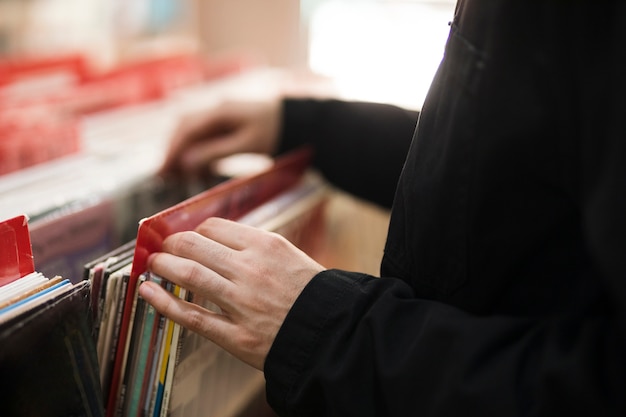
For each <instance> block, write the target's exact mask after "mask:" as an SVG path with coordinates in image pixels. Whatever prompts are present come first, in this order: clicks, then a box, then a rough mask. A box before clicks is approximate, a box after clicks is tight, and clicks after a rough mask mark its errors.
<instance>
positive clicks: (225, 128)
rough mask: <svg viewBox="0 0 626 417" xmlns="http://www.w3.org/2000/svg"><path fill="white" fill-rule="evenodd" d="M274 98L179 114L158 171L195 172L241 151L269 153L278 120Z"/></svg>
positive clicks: (277, 132) (185, 173)
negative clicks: (180, 115) (178, 119)
mask: <svg viewBox="0 0 626 417" xmlns="http://www.w3.org/2000/svg"><path fill="white" fill-rule="evenodd" d="M280 118H281V110H280V100H279V99H278V98H274V99H270V100H267V101H259V102H225V103H223V104H221V105H219V106H217V108H215V109H213V110H211V111H210V112H207V113H202V114H198V115H193V116H187V117H185V118H183V120H182V121H181V123H180V124H179V126H178V128H177V130H176V133H175V134H174V136H173V138H172V141H171V142H170V147H169V150H168V152H167V154H166V157H165V161H164V163H163V165H162V167H161V169H160V174H161V175H165V176H167V175H171V174H176V175H183V176H195V175H196V174H197V173H199V172H201V171H204V170H207V169H208V168H209V166H210V163H211V162H213V161H215V160H217V159H219V158H223V157H225V156H229V155H233V154H236V153H242V152H254V153H264V154H271V153H273V152H274V151H275V149H276V144H277V142H278V135H279V130H280V123H281V120H280Z"/></svg>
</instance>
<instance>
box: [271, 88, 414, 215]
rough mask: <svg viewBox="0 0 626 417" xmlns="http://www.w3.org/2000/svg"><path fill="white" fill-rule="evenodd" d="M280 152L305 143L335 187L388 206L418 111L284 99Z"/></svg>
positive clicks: (365, 104)
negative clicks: (312, 150) (308, 145)
mask: <svg viewBox="0 0 626 417" xmlns="http://www.w3.org/2000/svg"><path fill="white" fill-rule="evenodd" d="M283 115H284V117H283V125H282V135H281V144H280V148H279V153H280V152H283V151H286V150H289V149H293V148H295V147H297V146H298V145H302V144H305V143H308V144H312V145H313V146H314V149H315V157H314V166H315V167H316V168H317V169H319V171H320V172H321V173H322V174H323V175H324V176H325V178H326V179H327V180H328V181H329V182H330V183H332V184H333V185H335V186H337V187H339V188H341V189H343V190H345V191H347V192H349V193H351V194H353V195H356V196H358V197H361V198H364V199H366V200H369V201H371V202H373V203H376V204H378V205H381V206H383V207H387V208H389V207H391V203H392V201H393V196H394V191H395V187H396V183H397V182H398V178H399V176H400V171H401V170H402V165H403V163H404V159H405V158H406V154H407V151H408V149H409V145H410V143H411V139H412V136H413V131H414V129H415V125H416V123H417V118H418V112H415V111H410V110H405V109H402V108H399V107H396V106H392V105H387V104H380V103H365V102H346V101H339V100H313V99H285V100H284V101H283Z"/></svg>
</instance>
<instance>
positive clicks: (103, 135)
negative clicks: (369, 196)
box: [0, 57, 328, 417]
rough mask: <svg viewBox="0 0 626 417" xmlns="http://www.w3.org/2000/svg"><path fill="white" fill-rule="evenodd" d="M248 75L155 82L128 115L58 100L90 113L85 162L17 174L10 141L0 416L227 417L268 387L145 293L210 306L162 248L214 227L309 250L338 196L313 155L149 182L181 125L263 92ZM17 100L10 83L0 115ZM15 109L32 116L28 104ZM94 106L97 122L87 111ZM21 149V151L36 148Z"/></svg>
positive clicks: (80, 117)
mask: <svg viewBox="0 0 626 417" xmlns="http://www.w3.org/2000/svg"><path fill="white" fill-rule="evenodd" d="M174 61H175V62H177V63H178V64H177V65H178V66H177V65H174V68H175V69H174V70H175V71H180V72H181V73H183V74H186V75H188V76H189V77H191V75H190V74H192V75H193V76H194V77H195V76H197V75H198V74H197V73H196V72H194V71H195V69H194V68H195V67H193V68H191V67H184V69H181V67H180V65H181V64H180V63H181V62H187V63H188V62H189V61H187V60H185V59H181V58H180V57H179V58H176V60H174ZM72 62H74V61H72ZM168 62H170V61H168ZM172 62H173V61H172ZM65 63H66V64H67V61H65ZM170 63H171V62H170ZM75 64H76V63H75V62H74V64H72V65H75ZM81 68H82V67H81ZM168 68H169V69H168V70H167V71H173V69H172V67H168ZM190 68H191V69H190ZM196 69H197V68H196ZM0 75H1V72H0ZM260 76H261V77H263V78H264V79H265V80H271V79H273V78H272V77H274V75H273V74H271V73H263V74H261V75H260ZM247 77H250V76H248V75H245V74H241V75H238V76H237V77H236V79H233V80H232V81H229V79H228V77H226V78H225V79H224V80H223V82H222V83H220V84H219V86H220V87H218V86H217V85H216V84H213V83H212V81H210V80H206V79H204V80H200V81H199V80H197V79H194V80H191V78H188V79H186V81H185V83H184V84H185V85H181V86H177V87H176V88H173V87H171V86H163V85H161V86H160V87H159V88H160V90H158V91H159V94H158V97H156V98H154V97H152V98H150V99H149V100H144V99H145V97H142V98H141V99H139V98H138V97H134V98H133V99H132V100H131V98H129V97H126V98H125V99H127V100H130V101H132V105H128V104H125V105H117V104H116V105H112V104H111V103H112V101H114V98H115V95H113V96H111V95H108V96H106V97H105V98H106V100H105V98H103V97H99V99H98V100H96V101H90V100H87V98H88V97H89V96H88V95H83V94H87V93H86V92H85V91H84V90H83V89H84V88H86V87H85V86H84V85H81V87H80V88H77V89H74V90H72V91H74V93H76V95H71V97H70V98H68V97H67V96H65V95H63V94H61V95H55V94H53V93H52V92H51V93H50V96H49V100H51V102H54V103H60V104H63V105H65V106H69V105H70V104H71V107H72V108H73V109H77V108H78V107H80V109H81V110H80V112H78V113H76V119H74V120H73V122H72V123H73V124H72V126H74V127H75V128H77V129H79V130H78V131H76V132H75V134H78V135H79V136H80V138H81V143H80V146H81V149H79V150H78V149H74V148H72V150H69V151H67V152H65V151H64V153H63V155H55V156H54V157H53V156H50V159H48V160H46V161H42V162H38V163H37V164H33V165H32V166H29V167H28V168H20V167H18V166H17V165H15V164H14V165H11V164H10V163H9V162H10V160H9V159H6V158H7V155H9V154H8V153H7V152H8V148H7V147H6V145H7V142H6V141H3V139H2V136H0V145H1V146H5V148H0V151H2V152H5V153H1V152H0V157H4V158H5V159H4V162H5V163H4V165H3V167H4V168H5V173H4V175H3V176H2V178H1V180H0V199H1V200H2V205H0V344H1V345H2V349H0V372H1V373H2V375H3V378H2V382H1V383H0V384H1V386H0V401H2V403H3V413H2V415H5V414H4V413H5V412H6V413H7V414H6V415H9V416H33V415H42V416H43V415H51V416H52V415H54V416H93V417H100V416H102V417H105V416H106V417H130V416H133V417H136V416H142V417H143V416H150V417H152V416H180V417H195V416H197V417H200V416H204V415H211V416H224V417H226V416H233V415H235V413H236V412H237V410H238V407H241V405H242V404H245V403H246V401H249V400H250V399H251V398H252V397H253V396H254V395H256V394H257V393H259V392H260V391H261V390H262V389H263V385H264V379H263V375H262V373H261V372H260V371H258V370H256V369H254V368H252V367H250V366H249V365H247V364H245V363H243V362H241V361H239V360H237V359H235V358H234V357H232V356H231V355H230V354H228V353H227V352H226V351H224V350H222V349H221V348H219V347H217V346H216V345H214V344H213V343H212V342H210V341H208V340H207V339H204V338H202V337H200V336H198V335H197V334H193V333H190V332H187V331H186V330H185V329H183V328H181V327H180V326H179V325H178V324H176V323H173V322H171V321H170V320H167V319H165V318H164V317H163V316H161V315H160V314H158V313H157V312H156V311H155V309H154V308H153V307H152V306H151V305H149V304H147V303H146V302H145V301H144V300H143V299H142V298H141V297H139V296H138V291H137V289H138V286H139V285H140V284H141V283H142V282H144V281H146V280H151V281H155V282H157V283H159V284H160V285H162V286H163V287H164V288H166V289H168V290H169V291H171V292H172V293H173V294H174V295H175V296H177V297H180V298H182V299H186V300H189V301H192V302H195V303H198V304H201V305H203V306H205V307H207V308H212V306H211V305H210V303H208V302H207V301H206V300H203V299H200V298H198V297H196V296H195V295H194V294H193V293H190V292H188V291H187V290H186V289H185V288H181V287H178V286H176V285H172V284H171V283H169V282H168V281H166V280H163V279H161V278H160V277H158V276H155V275H153V274H151V273H150V272H149V271H147V270H146V261H147V258H148V256H149V255H150V253H153V252H155V251H158V250H159V248H160V245H161V242H162V240H163V239H164V238H165V237H167V236H168V235H170V234H172V233H176V232H180V231H184V230H193V229H194V228H195V227H196V226H198V225H199V224H200V223H201V222H202V221H203V220H205V219H206V218H208V217H212V216H219V217H225V218H228V219H232V220H236V221H239V222H242V223H246V224H249V225H252V226H255V227H259V228H262V229H265V230H268V231H273V232H277V233H280V234H282V235H284V236H285V237H286V238H287V239H289V240H291V241H292V242H293V243H294V244H296V245H297V246H299V247H300V248H301V249H303V250H305V251H306V252H308V253H310V254H314V253H315V251H316V248H317V247H318V243H319V239H320V237H321V235H322V233H323V227H322V224H323V215H324V207H325V202H326V200H327V196H328V189H327V187H326V185H325V183H324V182H323V181H322V180H321V179H320V178H319V177H318V176H317V175H316V174H315V173H314V172H313V171H311V170H310V159H311V153H310V150H308V149H299V150H296V151H295V152H292V153H290V154H286V155H283V156H281V157H278V158H276V159H275V160H272V161H269V163H268V161H265V165H262V164H261V165H259V166H258V167H257V168H256V169H253V170H248V172H244V173H241V174H235V175H226V176H222V177H219V178H215V179H212V180H211V181H209V182H197V183H185V184H180V183H179V184H173V183H172V184H170V183H166V182H164V181H163V180H161V179H158V178H156V177H155V176H154V175H153V172H155V170H156V168H157V167H158V164H159V163H160V160H161V157H162V152H163V150H164V148H165V146H166V145H165V143H166V140H168V138H169V136H170V135H171V133H172V129H173V127H174V125H175V121H176V120H177V118H178V117H179V116H180V115H181V114H182V113H185V112H188V111H190V110H193V109H199V108H206V107H207V106H209V105H211V103H215V102H216V100H217V97H218V96H216V91H217V92H220V91H221V92H224V91H225V90H228V89H229V88H232V89H233V90H235V91H236V90H237V89H241V88H244V89H246V88H247V87H248V86H250V85H254V86H258V85H259V82H258V81H259V79H258V77H259V75H258V74H257V75H254V76H252V77H253V78H247ZM0 78H1V77H0ZM131 78H132V77H131ZM192 78H193V77H192ZM157 79H158V77H157ZM183 80H184V77H183ZM0 81H1V79H0ZM118 81H119V80H118ZM192 81H193V83H192ZM124 82H128V83H132V81H129V79H125V80H124ZM194 83H195V84H194ZM269 84H271V83H268V82H265V83H261V85H266V86H267V85H269ZM109 87H110V85H109ZM153 87H154V85H153ZM255 88H256V87H255ZM77 91H80V94H78V93H77ZM150 91H152V92H153V93H154V91H155V90H150ZM246 92H247V93H250V90H246ZM165 93H167V94H165ZM252 93H253V92H252ZM14 94H15V93H14V92H10V93H9V92H8V90H3V89H2V84H0V107H1V108H9V107H10V106H9V104H10V102H11V100H17V96H15V95H14ZM77 97H78V98H77ZM19 98H20V103H21V104H20V106H25V108H26V107H30V106H31V104H27V102H28V100H27V98H28V94H26V95H25V96H19ZM79 98H80V100H79ZM118 98H119V97H118ZM9 99H10V100H9ZM103 100H104V101H103ZM40 104H41V103H38V104H36V106H39V105H40ZM79 104H80V106H79ZM11 105H15V106H17V104H15V102H13V104H11ZM32 106H35V104H32ZM36 106H35V107H36ZM94 106H95V107H98V108H99V109H100V110H99V111H97V112H86V111H85V108H87V107H89V108H90V109H93V108H94ZM33 108H34V107H33ZM5 122H6V120H5ZM2 123H3V121H2V120H0V135H2V132H3V130H2ZM4 132H6V130H5V131H4ZM72 138H74V136H72ZM24 146H25V148H24V149H25V150H24V149H22V150H20V152H28V149H29V148H28V147H29V146H35V145H32V143H31V144H27V145H24ZM68 149H69V148H68ZM9 156H10V155H9ZM7 161H8V162H7ZM14 162H15V161H14ZM77 173H80V175H77Z"/></svg>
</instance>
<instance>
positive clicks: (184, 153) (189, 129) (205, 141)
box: [160, 108, 235, 173]
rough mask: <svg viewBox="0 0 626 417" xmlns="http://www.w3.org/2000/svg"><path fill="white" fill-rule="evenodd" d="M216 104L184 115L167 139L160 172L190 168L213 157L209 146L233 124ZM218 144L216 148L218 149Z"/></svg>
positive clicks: (212, 145)
mask: <svg viewBox="0 0 626 417" xmlns="http://www.w3.org/2000/svg"><path fill="white" fill-rule="evenodd" d="M222 113H223V112H222V111H221V110H220V109H219V108H218V109H215V110H214V111H212V112H209V113H206V114H199V115H192V116H187V117H185V118H184V119H183V120H182V121H181V123H180V124H179V126H178V129H177V130H176V132H175V134H174V136H173V137H172V140H171V142H170V146H169V149H168V151H167V156H166V157H165V160H164V162H163V165H162V167H161V170H160V172H161V173H170V172H179V171H180V172H193V171H196V170H197V169H198V168H199V167H200V166H201V165H203V163H204V162H205V161H210V160H212V159H215V156H214V155H213V154H214V151H213V150H212V149H213V148H214V147H215V145H214V143H213V142H214V141H216V143H219V138H220V137H224V136H226V135H228V133H229V132H231V131H233V129H234V128H235V125H234V121H232V120H230V118H229V117H228V115H225V114H222ZM219 146H220V145H218V149H217V150H218V151H219Z"/></svg>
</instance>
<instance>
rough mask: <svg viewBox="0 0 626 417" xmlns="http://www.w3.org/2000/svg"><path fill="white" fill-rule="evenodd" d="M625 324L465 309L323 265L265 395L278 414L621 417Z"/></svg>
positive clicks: (279, 350)
mask: <svg viewBox="0 0 626 417" xmlns="http://www.w3.org/2000/svg"><path fill="white" fill-rule="evenodd" d="M621 301H622V304H623V302H626V300H621ZM621 325H623V322H621V323H620V322H619V321H618V319H617V318H616V317H615V316H611V315H609V314H600V315H598V314H596V315H592V314H585V313H584V312H581V313H578V312H572V313H571V314H564V315H562V316H554V317H550V318H548V319H543V318H531V317H528V318H519V317H518V318H515V317H506V316H491V317H480V316H472V315H470V314H467V313H465V312H464V311H462V310H459V309H456V308H454V307H451V306H448V305H445V304H442V303H438V302H434V301H428V300H420V299H416V298H414V296H413V294H412V291H411V289H410V288H409V287H408V286H406V285H405V284H404V283H402V282H401V281H399V280H395V279H386V278H384V279H380V278H372V277H369V276H366V275H361V274H355V273H348V272H343V271H325V272H322V273H320V274H318V275H317V276H316V277H315V278H314V279H313V280H312V281H311V282H310V283H309V285H308V286H307V287H306V288H305V289H304V291H303V293H302V295H301V296H300V297H299V298H298V300H297V302H296V304H295V305H294V307H293V308H292V309H291V311H290V312H289V315H288V316H287V318H286V321H285V323H284V324H283V326H282V328H281V330H280V332H279V333H278V335H277V337H276V340H275V342H274V345H273V346H272V349H271V350H270V352H269V355H268V357H267V360H266V362H265V369H264V370H265V375H266V381H267V393H268V399H269V402H270V404H271V405H272V407H274V408H275V409H276V410H277V411H278V413H279V414H280V415H284V416H324V415H326V416H331V415H358V416H369V415H372V416H373V415H387V416H392V415H398V416H405V415H427V416H442V415H450V416H454V415H481V416H491V415H493V416H502V415H507V416H513V415H579V414H583V415H603V416H609V415H623V412H624V410H625V408H624V407H625V406H626V404H625V403H624V397H623V396H622V395H621V394H620V393H623V392H624V390H625V389H626V381H625V376H624V375H626V367H625V364H624V354H623V352H624V348H625V347H626V346H625V344H624V336H623V332H621V330H620V326H621Z"/></svg>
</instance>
